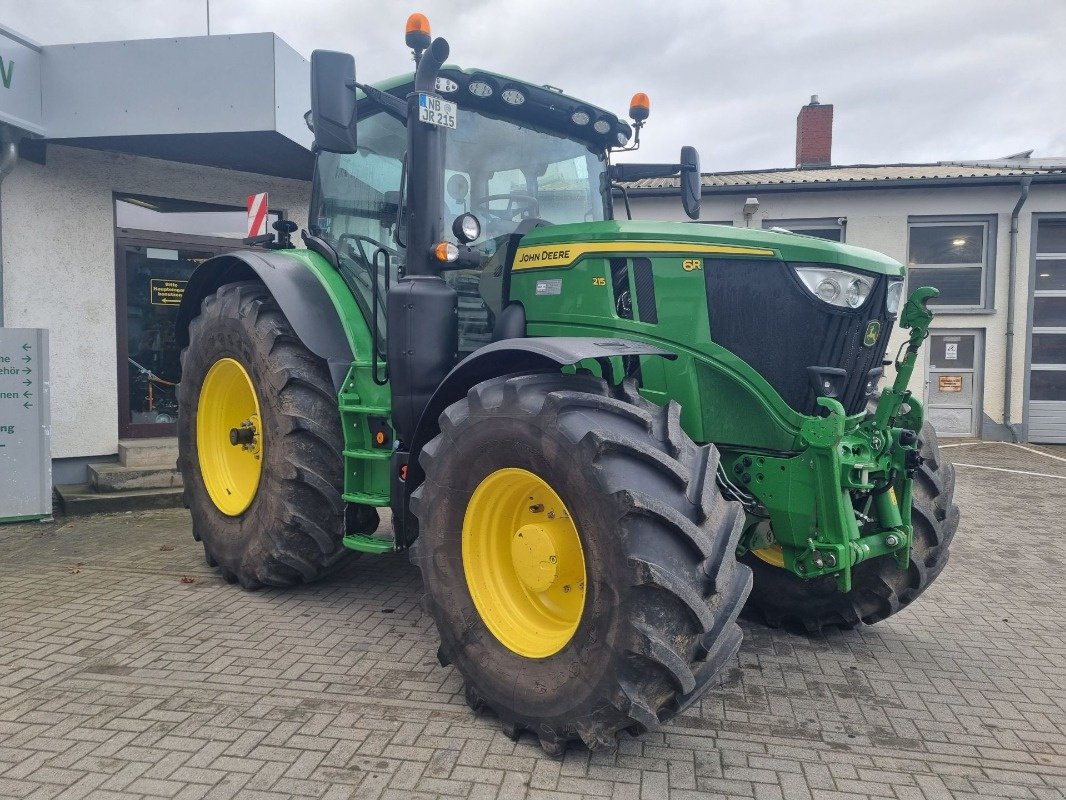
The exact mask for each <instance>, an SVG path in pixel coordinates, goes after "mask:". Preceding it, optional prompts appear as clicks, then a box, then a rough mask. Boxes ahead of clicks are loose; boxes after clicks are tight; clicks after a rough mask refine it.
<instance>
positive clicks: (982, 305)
mask: <svg viewBox="0 0 1066 800" xmlns="http://www.w3.org/2000/svg"><path fill="white" fill-rule="evenodd" d="M998 219H999V216H998V215H997V214H953V215H922V216H915V215H911V216H909V217H907V251H906V255H905V259H906V262H905V263H906V266H907V274H906V281H907V284H906V287H905V289H904V293H905V294H909V293H910V292H911V290H912V286H911V271H912V269H932V270H936V269H966V268H972V267H974V266H976V265H975V264H972V263H966V264H913V265H912V264H911V231H912V230H913V229H914V228H936V227H946V226H949V225H981V226H983V227H984V261H983V262H982V263H981V265H980V267H981V284H980V285H981V298H980V301H979V302H978V303H977V305H947V304H941V303H936V302H933V303H930V306H931V307H932V308H933V310H934V311H935V312H936V313H937V314H995V313H996V305H995V299H996V291H995V289H996V250H997V249H998V248H997V245H998V242H999V232H998V230H997V222H998Z"/></svg>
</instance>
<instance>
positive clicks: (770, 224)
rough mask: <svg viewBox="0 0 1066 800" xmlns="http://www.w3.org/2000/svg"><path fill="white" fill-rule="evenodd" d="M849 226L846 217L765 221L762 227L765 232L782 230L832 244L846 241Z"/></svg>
mask: <svg viewBox="0 0 1066 800" xmlns="http://www.w3.org/2000/svg"><path fill="white" fill-rule="evenodd" d="M847 224H848V221H847V219H846V218H845V217H826V218H825V219H764V220H763V221H762V226H763V228H764V229H765V230H772V229H773V228H782V229H784V230H786V231H790V232H791V233H802V234H803V235H804V236H817V237H818V238H819V239H828V240H829V241H831V242H842V241H844V230H845V228H846V226H847Z"/></svg>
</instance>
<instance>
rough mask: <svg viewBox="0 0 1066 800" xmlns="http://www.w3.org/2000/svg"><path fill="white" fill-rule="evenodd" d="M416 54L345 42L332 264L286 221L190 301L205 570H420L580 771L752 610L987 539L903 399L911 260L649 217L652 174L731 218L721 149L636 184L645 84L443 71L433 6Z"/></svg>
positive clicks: (185, 389)
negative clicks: (373, 66)
mask: <svg viewBox="0 0 1066 800" xmlns="http://www.w3.org/2000/svg"><path fill="white" fill-rule="evenodd" d="M407 43H408V45H409V46H411V47H412V49H413V50H414V52H415V59H416V62H417V68H416V72H415V73H414V74H413V75H407V76H404V77H401V78H397V79H396V80H393V81H389V82H386V83H383V84H379V85H377V86H369V85H363V84H359V83H357V82H356V79H355V65H354V61H353V60H352V57H351V56H349V55H345V54H341V53H333V52H325V51H316V52H315V53H314V55H313V56H312V59H311V71H312V78H311V81H312V86H311V90H312V91H311V96H312V111H311V114H310V118H309V122H310V124H311V125H312V128H313V131H314V135H315V140H316V152H317V167H316V171H315V180H314V188H313V197H312V201H311V209H310V215H309V224H308V226H307V230H306V231H305V232H304V233H303V235H302V239H303V243H304V245H305V247H304V248H295V247H293V246H292V245H291V244H290V243H289V234H290V233H292V231H293V229H294V226H293V225H292V224H291V223H280V224H278V225H276V227H277V228H278V229H279V235H278V237H277V241H274V240H273V237H269V236H268V237H267V239H269V241H266V242H262V243H264V244H266V247H264V248H259V249H254V248H250V249H247V250H243V251H240V252H235V253H231V254H228V255H223V256H219V257H217V258H214V259H211V260H210V261H207V262H205V263H204V264H203V265H202V266H201V267H200V268H199V269H198V270H197V271H196V273H195V274H194V275H193V277H192V279H191V281H190V282H189V284H188V287H187V290H186V292H185V295H184V300H183V302H182V306H181V309H180V320H179V329H178V335H179V338H180V340H181V342H182V346H183V347H184V348H185V350H184V352H183V356H182V359H183V376H182V381H181V385H180V390H179V401H180V419H179V443H180V448H181V449H180V453H181V454H180V466H181V470H182V473H183V476H184V479H185V487H186V493H187V494H186V497H187V503H188V506H189V509H190V511H191V513H192V520H193V531H194V535H195V537H196V538H197V539H198V540H199V541H201V542H203V546H204V550H205V554H206V557H207V561H208V563H209V564H211V565H212V566H217V567H218V569H219V570H220V571H221V574H222V575H223V576H224V577H225V578H226V579H227V580H229V581H231V582H239V583H240V584H241V585H242V586H244V587H245V588H248V589H254V588H257V587H261V586H287V585H291V584H300V583H305V582H308V581H313V580H315V579H317V578H320V577H322V576H323V575H326V574H329V573H331V572H333V571H334V570H337V569H338V568H340V567H342V566H344V565H345V564H347V563H348V561H349V560H350V559H351V558H352V557H354V556H357V555H358V554H360V553H362V554H378V553H387V552H394V551H398V550H405V549H410V551H411V557H412V559H413V561H414V563H415V564H416V565H417V566H418V567H419V569H420V570H421V572H422V577H423V580H424V583H425V592H426V593H425V601H424V602H425V608H426V610H427V612H428V613H429V614H430V615H431V616H432V618H433V620H434V622H435V623H436V625H437V629H438V631H439V633H440V639H441V644H440V649H439V658H440V661H441V663H442V664H444V665H447V664H452V665H454V666H455V668H456V669H457V670H458V671H459V673H460V674H461V675H462V677H463V680H464V681H465V687H466V697H467V700H468V702H469V704H470V705H471V707H473V708H474V709H480V708H488V709H491V710H492V711H494V712H495V713H496V714H497V715H498V716H499V718H500V720H501V721H502V723H503V726H504V730H505V731H506V732H507V733H508V734H510V735H512V736H514V737H517V736H518V735H519V734H520V733H521V732H522V731H526V730H528V731H530V732H531V733H533V734H535V735H536V736H537V737H538V738H539V739H540V742H541V744H542V745H543V747H544V748H545V750H546V751H548V752H549V753H559V752H562V750H563V749H564V748H565V747H566V745H567V743H568V742H569V741H571V740H576V739H580V740H581V741H583V742H584V743H585V744H586V745H588V746H589V747H591V748H602V747H611V746H613V745H614V743H615V741H616V739H617V737H618V735H619V734H620V733H621V732H622V731H627V732H630V733H634V734H638V733H640V732H643V731H647V730H651V729H653V728H655V727H656V726H657V725H659V724H660V723H662V722H664V721H665V720H667V719H669V718H670V717H671V716H673V715H675V714H677V713H679V712H680V711H681V710H683V709H684V708H686V707H687V706H688V705H689V704H690V703H692V702H693V701H694V700H696V699H697V698H698V697H699V696H700V694H701V692H702V691H703V690H704V689H705V688H706V687H707V685H708V683H709V682H710V680H711V678H712V676H713V675H714V674H715V673H716V672H717V671H718V670H719V669H720V668H721V667H722V665H723V664H725V663H726V662H727V661H728V660H729V659H730V658H731V657H732V656H733V654H734V653H735V652H736V650H737V648H738V646H739V645H740V640H741V632H740V628H739V627H738V625H737V623H736V620H737V616H738V614H739V613H740V611H741V610H742V608H743V607H744V606H745V603H746V604H747V608H748V610H749V612H750V613H753V614H755V615H757V616H759V617H760V618H761V619H762V620H763V621H765V622H766V623H768V624H770V625H774V626H777V625H788V626H791V627H799V628H801V629H806V630H807V631H811V632H817V631H819V630H821V629H823V628H825V627H826V626H840V627H851V626H854V625H859V624H862V623H873V622H877V621H879V620H882V619H885V618H886V617H888V616H891V615H892V614H894V613H896V612H897V611H900V610H901V609H903V608H904V607H905V606H906V605H907V604H908V603H910V602H911V601H913V600H914V599H915V598H916V597H917V596H918V595H919V594H921V593H922V592H923V591H924V590H925V589H926V587H928V586H929V584H930V583H931V582H932V581H933V580H934V579H935V578H936V577H937V575H938V574H939V573H940V571H941V570H942V569H943V567H944V565H945V563H946V562H947V558H948V546H949V544H950V542H951V538H952V536H953V534H954V532H955V528H956V526H957V524H958V510H957V508H956V507H955V506H954V505H953V504H952V492H953V488H954V472H953V469H952V467H951V465H950V464H949V463H947V462H946V461H944V460H942V459H941V457H940V455H939V453H938V450H937V443H936V437H935V435H934V433H933V431H932V430H931V429H930V428H929V426H928V425H925V424H924V423H923V411H922V405H921V403H920V402H919V399H918V398H916V397H914V396H912V395H911V393H910V392H909V391H907V384H908V380H909V379H910V377H911V372H912V370H913V368H914V365H915V360H916V357H917V352H918V348H919V346H920V344H921V343H922V341H923V340H924V339H925V338H926V336H927V334H928V330H929V325H930V321H931V319H932V315H931V313H930V312H929V311H928V310H927V308H926V303H927V301H928V300H929V298H930V297H933V296H935V294H936V291H935V290H933V289H926V288H919V289H916V290H915V291H914V292H913V293H912V294H911V296H910V298H909V299H908V300H906V302H904V301H903V296H902V290H903V277H904V268H903V266H902V265H901V264H899V263H897V262H896V261H893V260H892V259H890V258H887V257H885V256H882V255H879V254H877V253H874V252H871V251H868V250H862V249H859V248H856V247H848V246H844V245H841V244H837V243H834V242H827V241H823V240H820V239H815V238H810V237H807V236H799V235H793V234H788V233H775V232H768V231H754V230H746V229H735V228H730V227H718V226H704V225H692V224H679V223H661V222H654V223H653V222H637V221H631V220H628V219H618V216H619V215H618V213H617V212H618V208H617V207H616V205H615V199H616V197H617V198H620V199H622V200H624V199H625V196H624V191H623V190H620V189H619V188H618V187H620V185H621V184H622V183H624V182H625V181H629V180H633V179H637V178H642V177H649V176H672V175H678V176H679V179H680V185H681V195H682V197H681V199H682V202H683V204H684V207H685V210H686V212H687V213H688V215H689V216H690V217H692V218H696V217H698V214H699V160H698V157H697V155H696V153H695V151H694V150H693V149H692V148H683V150H682V153H681V158H680V160H679V163H676V164H632V163H626V164H617V163H612V158H613V157H614V155H615V154H616V153H618V152H619V151H622V150H631V149H634V148H635V146H636V144H637V143H638V142H639V136H640V130H641V127H642V125H643V123H644V120H645V119H646V117H647V111H648V104H647V99H646V97H644V96H642V95H637V96H636V97H635V98H634V101H635V102H634V105H633V107H632V108H631V112H630V115H631V117H632V119H633V120H634V125H633V126H631V125H630V124H629V123H627V122H625V121H623V120H621V119H619V118H618V117H616V116H615V115H613V114H611V113H609V112H607V111H604V110H603V109H600V108H596V107H594V106H592V105H590V104H588V103H585V102H583V101H581V100H577V99H575V98H572V97H570V96H568V95H566V94H564V93H563V92H561V91H559V90H557V89H555V88H553V87H547V86H538V85H534V84H531V83H527V82H524V81H521V80H518V79H515V78H510V77H506V76H503V75H498V74H495V73H492V72H487V71H484V70H470V69H460V68H458V67H455V66H450V65H449V66H446V65H445V61H446V59H447V56H448V45H447V43H446V42H445V41H444V40H443V39H431V37H430V36H429V28H428V24H427V23H426V22H425V19H424V18H423V17H421V16H419V15H415V16H413V17H412V19H411V22H410V24H409V27H408V32H407ZM626 205H628V203H627V204H626ZM624 216H628V215H624ZM897 322H898V324H899V325H900V326H901V327H902V328H904V329H906V330H908V331H909V338H908V339H907V341H906V342H905V343H904V345H903V347H901V348H900V351H899V352H898V354H896V358H895V361H894V362H890V361H884V360H883V359H884V358H885V355H886V348H887V345H888V339H889V334H890V331H891V329H892V326H893V325H894V324H895V323H897ZM889 364H893V366H894V368H895V374H894V379H893V381H892V383H891V385H886V386H885V387H884V388H883V389H879V382H880V380H881V378H882V371H883V369H884V367H885V366H886V365H889ZM383 507H391V509H392V518H393V525H392V530H391V531H388V532H378V531H377V527H378V513H377V509H378V508H383ZM753 579H754V581H753ZM749 591H750V597H749Z"/></svg>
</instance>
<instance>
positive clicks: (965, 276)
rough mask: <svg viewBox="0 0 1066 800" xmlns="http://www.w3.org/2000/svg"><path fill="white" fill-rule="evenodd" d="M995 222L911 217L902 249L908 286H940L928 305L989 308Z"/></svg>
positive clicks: (966, 309)
mask: <svg viewBox="0 0 1066 800" xmlns="http://www.w3.org/2000/svg"><path fill="white" fill-rule="evenodd" d="M994 227H995V226H994V222H993V220H992V219H990V218H980V219H976V218H953V219H936V220H921V221H915V220H912V221H911V222H910V224H909V245H908V250H907V264H908V273H907V279H908V281H909V283H910V286H911V288H914V287H918V286H934V287H936V288H937V289H939V290H940V296H939V297H937V298H936V299H935V300H932V301H930V305H935V306H939V307H940V308H941V309H942V310H957V311H975V310H984V309H989V308H991V305H992V291H991V286H992V285H993V284H992V278H993V257H992V252H993V250H994V248H993V247H992V246H991V243H992V242H994V241H995V232H994Z"/></svg>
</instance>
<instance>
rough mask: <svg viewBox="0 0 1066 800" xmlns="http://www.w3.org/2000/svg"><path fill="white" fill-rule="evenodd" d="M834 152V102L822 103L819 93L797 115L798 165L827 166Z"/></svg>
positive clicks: (812, 96)
mask: <svg viewBox="0 0 1066 800" xmlns="http://www.w3.org/2000/svg"><path fill="white" fill-rule="evenodd" d="M832 154H833V104H832V103H830V104H829V105H822V104H821V103H819V102H818V95H816V94H814V95H811V102H810V103H808V104H807V105H805V106H804V107H803V108H801V109H800V113H799V115H798V116H797V117H796V166H797V167H827V166H829V165H830V164H831V163H832Z"/></svg>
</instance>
